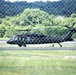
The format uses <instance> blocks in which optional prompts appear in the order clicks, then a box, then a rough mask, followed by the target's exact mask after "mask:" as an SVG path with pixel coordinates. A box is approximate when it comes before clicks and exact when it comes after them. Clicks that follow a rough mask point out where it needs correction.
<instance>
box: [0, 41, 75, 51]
mask: <svg viewBox="0 0 76 75" xmlns="http://www.w3.org/2000/svg"><path fill="white" fill-rule="evenodd" d="M61 45H62V46H63V47H60V46H59V45H58V44H55V47H52V44H37V45H36V44H35V45H32V44H30V45H27V47H18V45H9V44H7V43H6V41H0V50H76V41H73V42H64V43H61Z"/></svg>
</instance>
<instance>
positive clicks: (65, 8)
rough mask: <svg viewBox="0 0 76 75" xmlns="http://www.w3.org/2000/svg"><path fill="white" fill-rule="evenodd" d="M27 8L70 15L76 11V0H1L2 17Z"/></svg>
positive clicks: (18, 12) (13, 14)
mask: <svg viewBox="0 0 76 75" xmlns="http://www.w3.org/2000/svg"><path fill="white" fill-rule="evenodd" d="M26 8H39V9H40V10H42V11H45V12H47V13H49V14H53V15H61V16H70V15H71V14H73V13H76V0H61V1H58V2H50V1H47V2H42V1H39V2H38V1H36V2H33V3H32V2H30V3H28V2H26V1H21V2H19V1H16V2H9V1H4V0H0V17H1V18H4V17H6V16H16V15H17V14H20V13H22V12H23V11H24V10H25V9H26Z"/></svg>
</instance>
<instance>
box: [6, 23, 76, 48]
mask: <svg viewBox="0 0 76 75" xmlns="http://www.w3.org/2000/svg"><path fill="white" fill-rule="evenodd" d="M74 25H75V23H73V25H72V26H71V27H68V26H65V27H67V28H68V32H67V33H66V34H65V35H64V36H61V37H57V36H56V37H54V36H49V35H43V34H37V33H28V32H27V33H25V34H18V35H15V36H13V37H12V38H11V39H9V40H8V41H7V43H8V44H17V45H18V46H19V47H22V46H24V47H26V44H47V43H58V44H59V46H60V47H62V45H61V44H60V43H62V42H66V41H73V38H72V35H73V34H74V33H75V32H76V29H74V28H73V26H74ZM52 46H54V44H53V45H52Z"/></svg>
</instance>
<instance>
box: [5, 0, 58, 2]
mask: <svg viewBox="0 0 76 75" xmlns="http://www.w3.org/2000/svg"><path fill="white" fill-rule="evenodd" d="M5 1H11V2H15V1H27V2H35V1H43V2H46V1H52V2H53V1H59V0H5Z"/></svg>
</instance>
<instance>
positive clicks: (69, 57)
mask: <svg viewBox="0 0 76 75" xmlns="http://www.w3.org/2000/svg"><path fill="white" fill-rule="evenodd" d="M0 75H76V51H69V50H67V51H66V50H64V51H51V50H38V51H37V50H4V51H2V50H1V51H0Z"/></svg>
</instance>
